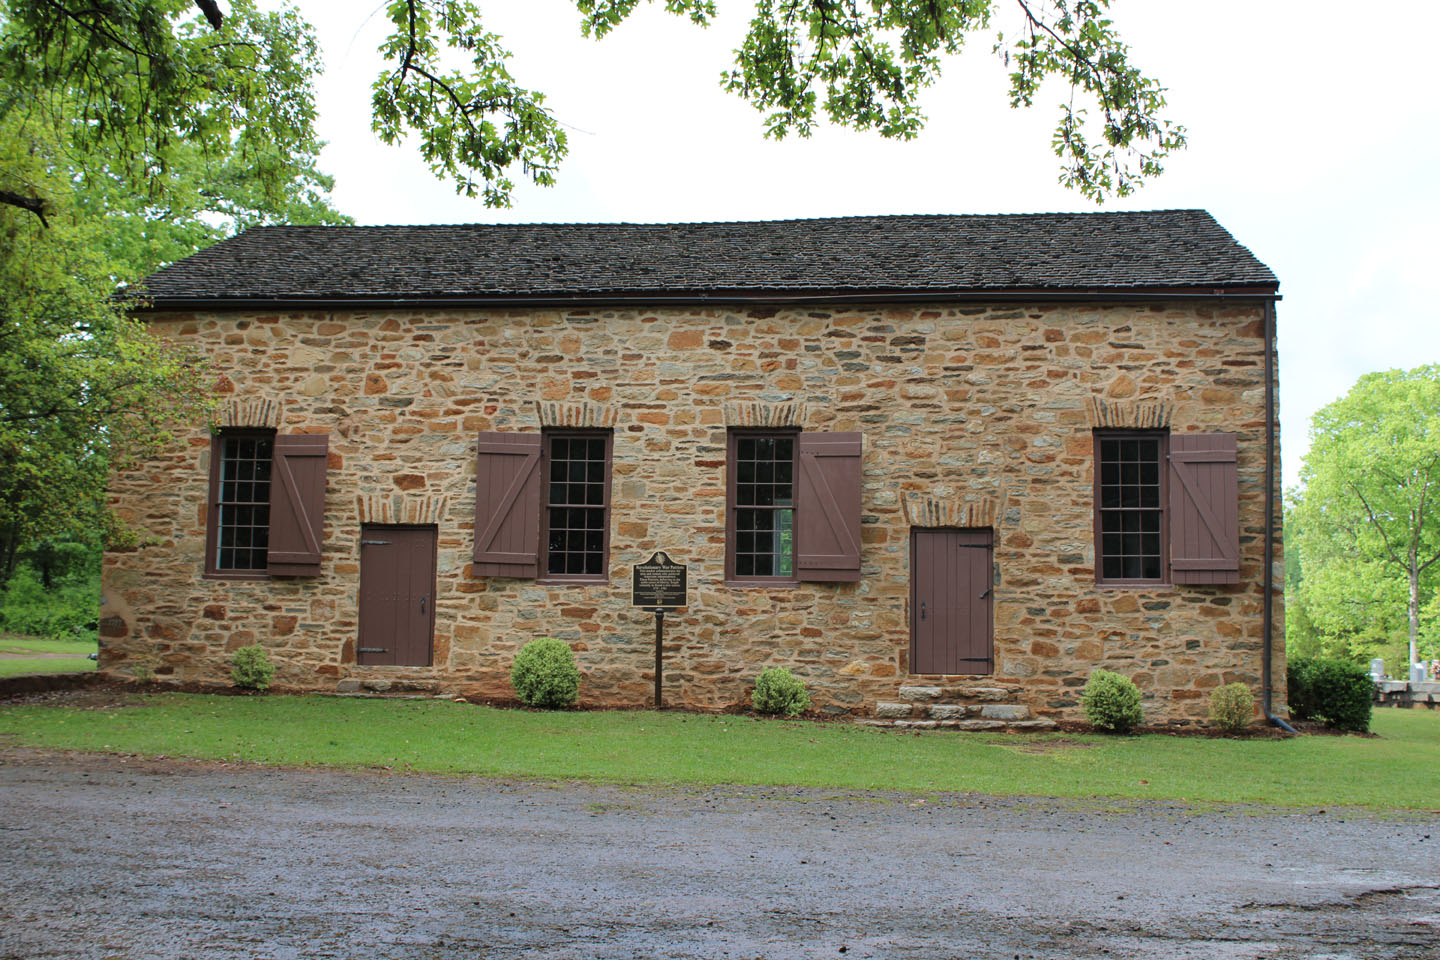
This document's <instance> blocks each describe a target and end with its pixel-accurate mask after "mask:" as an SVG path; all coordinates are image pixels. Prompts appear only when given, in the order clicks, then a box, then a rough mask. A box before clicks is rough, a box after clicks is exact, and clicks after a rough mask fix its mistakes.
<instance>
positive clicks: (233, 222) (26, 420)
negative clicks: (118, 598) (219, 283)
mask: <svg viewBox="0 0 1440 960" xmlns="http://www.w3.org/2000/svg"><path fill="white" fill-rule="evenodd" d="M230 9H231V12H230V15H229V16H228V17H226V18H225V20H224V27H223V29H221V30H219V31H216V30H214V29H213V28H212V27H211V26H209V25H208V24H206V23H203V22H200V21H198V19H197V20H196V21H194V22H190V21H185V20H184V19H183V15H184V14H186V13H190V14H193V13H194V12H195V10H194V8H193V7H192V5H191V4H189V3H181V2H175V0H135V2H126V3H120V2H114V0H103V2H100V3H96V4H88V5H85V6H83V7H82V6H81V5H78V4H67V3H65V2H61V0H55V2H44V3H36V2H21V0H10V2H8V3H4V4H3V5H0V583H3V582H4V580H5V578H6V577H7V576H8V575H9V574H10V572H11V571H12V570H13V569H14V567H15V563H16V560H17V558H18V557H20V556H22V555H24V554H26V552H27V551H28V552H30V553H32V554H34V553H35V551H37V550H40V549H42V548H43V545H44V544H46V543H56V542H67V541H73V542H87V543H91V544H98V543H99V541H100V540H101V539H102V538H104V539H107V540H109V541H110V542H111V543H112V544H117V545H123V544H124V543H126V542H127V541H128V540H130V539H133V532H132V531H130V530H129V529H128V528H127V527H126V525H125V523H124V520H123V518H118V517H115V516H113V515H111V514H109V513H108V512H107V511H106V510H105V507H104V492H105V484H106V480H107V476H108V473H109V471H110V470H111V469H114V468H118V467H124V466H125V465H127V464H129V463H134V462H136V461H138V460H141V459H144V458H147V457H149V456H151V455H153V454H155V453H157V452H158V451H160V450H162V449H164V448H165V447H166V446H168V445H169V443H170V441H171V432H170V430H171V426H172V425H173V424H175V423H183V422H191V423H193V422H195V421H196V420H197V419H201V418H203V417H204V416H205V414H206V410H207V406H208V404H207V401H206V386H207V375H206V369H205V366H204V364H203V363H201V362H200V360H199V358H198V357H197V356H195V355H194V354H193V353H192V352H190V351H187V350H184V349H181V348H179V347H177V346H175V345H173V344H169V343H166V342H164V341H162V340H160V339H158V338H156V337H153V336H151V335H150V333H149V331H148V330H147V328H146V326H145V325H144V323H142V322H141V321H139V320H137V319H134V318H132V317H129V316H127V315H126V314H125V313H124V312H123V311H122V310H121V309H120V306H119V305H118V304H117V303H116V302H115V301H114V300H113V299H112V294H113V293H114V291H115V289H116V286H117V284H122V285H123V284H125V283H130V282H134V281H136V280H138V279H140V278H141V277H143V276H145V275H146V274H148V273H150V272H152V271H153V270H155V269H156V268H157V267H159V266H161V265H162V264H164V263H167V262H169V261H172V260H175V259H178V258H180V257H183V256H187V255H189V254H191V253H194V252H195V251H196V250H198V249H200V248H201V247H204V246H207V245H208V244H210V243H212V242H214V241H216V240H218V239H220V238H222V237H224V236H226V235H228V234H229V233H231V232H233V231H235V230H238V229H241V228H243V227H246V226H249V225H252V224H256V223H267V222H278V221H281V220H284V221H287V222H302V223H303V222H344V221H345V220H346V218H343V217H341V216H340V215H339V214H337V213H336V212H335V211H334V210H333V209H332V208H331V207H330V205H329V203H328V201H327V200H326V199H325V194H326V191H328V189H329V187H330V180H329V178H328V177H325V176H324V175H323V174H321V173H319V171H318V170H316V168H315V158H316V154H317V151H318V150H319V143H318V141H317V140H316V139H315V135H314V131H313V128H312V125H311V124H312V120H313V117H314V105H313V94H312V92H311V89H310V77H311V76H312V75H313V73H314V71H315V70H316V69H318V64H319V61H318V58H317V53H316V49H315V43H314V39H313V37H312V36H311V32H310V29H309V27H308V26H307V25H305V24H304V23H303V22H302V21H301V20H300V19H299V18H298V16H297V15H295V14H294V13H293V11H287V12H283V13H276V14H270V13H263V14H262V13H259V12H257V11H256V10H255V9H254V6H253V4H252V3H249V2H241V3H236V4H233V5H231V8H230ZM36 559H37V560H39V559H43V558H41V557H39V556H38V555H37V556H36ZM41 569H42V571H43V570H45V569H47V566H46V565H45V564H44V563H41Z"/></svg>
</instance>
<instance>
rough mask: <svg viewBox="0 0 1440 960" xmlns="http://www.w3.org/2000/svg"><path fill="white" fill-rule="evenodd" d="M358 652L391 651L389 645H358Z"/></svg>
mask: <svg viewBox="0 0 1440 960" xmlns="http://www.w3.org/2000/svg"><path fill="white" fill-rule="evenodd" d="M356 652H357V653H389V652H390V648H389V647H357V648H356Z"/></svg>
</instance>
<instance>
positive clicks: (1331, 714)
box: [1286, 657, 1375, 733]
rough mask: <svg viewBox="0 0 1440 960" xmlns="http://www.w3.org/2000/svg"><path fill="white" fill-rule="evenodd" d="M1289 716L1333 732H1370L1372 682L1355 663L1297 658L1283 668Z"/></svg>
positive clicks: (1373, 688) (1373, 692)
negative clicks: (1322, 726)
mask: <svg viewBox="0 0 1440 960" xmlns="http://www.w3.org/2000/svg"><path fill="white" fill-rule="evenodd" d="M1286 691H1287V693H1288V699H1289V701H1290V715H1291V716H1292V717H1294V718H1296V719H1297V720H1313V721H1315V722H1316V723H1321V724H1324V725H1325V726H1327V727H1334V728H1335V729H1336V730H1358V731H1360V732H1362V733H1363V732H1365V731H1367V730H1369V729H1370V707H1371V702H1372V700H1373V699H1374V697H1375V681H1373V680H1371V679H1370V673H1369V671H1367V670H1366V669H1365V668H1364V667H1362V666H1361V665H1360V664H1358V663H1351V662H1349V661H1348V660H1324V659H1321V658H1318V657H1316V658H1310V657H1297V658H1296V659H1294V660H1292V661H1290V663H1289V665H1288V667H1287V668H1286Z"/></svg>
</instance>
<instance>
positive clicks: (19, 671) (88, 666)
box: [0, 657, 95, 677]
mask: <svg viewBox="0 0 1440 960" xmlns="http://www.w3.org/2000/svg"><path fill="white" fill-rule="evenodd" d="M94 669H95V661H94V660H87V659H86V658H85V657H43V658H41V659H38V660H0V677H34V676H42V675H47V674H52V673H84V672H86V671H88V670H94Z"/></svg>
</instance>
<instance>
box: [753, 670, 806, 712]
mask: <svg viewBox="0 0 1440 960" xmlns="http://www.w3.org/2000/svg"><path fill="white" fill-rule="evenodd" d="M750 703H751V704H752V705H753V706H754V707H755V711H756V712H757V713H768V714H774V715H776V716H778V715H780V714H784V715H785V716H787V717H798V716H800V714H802V713H804V712H805V711H806V710H808V709H810V693H809V692H808V691H807V690H806V689H805V681H803V680H801V679H800V678H799V677H796V676H792V675H791V673H790V671H789V670H787V669H785V668H784V667H768V668H766V669H765V670H761V671H760V676H758V677H756V678H755V692H754V693H753V694H752V695H751V697H750Z"/></svg>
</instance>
